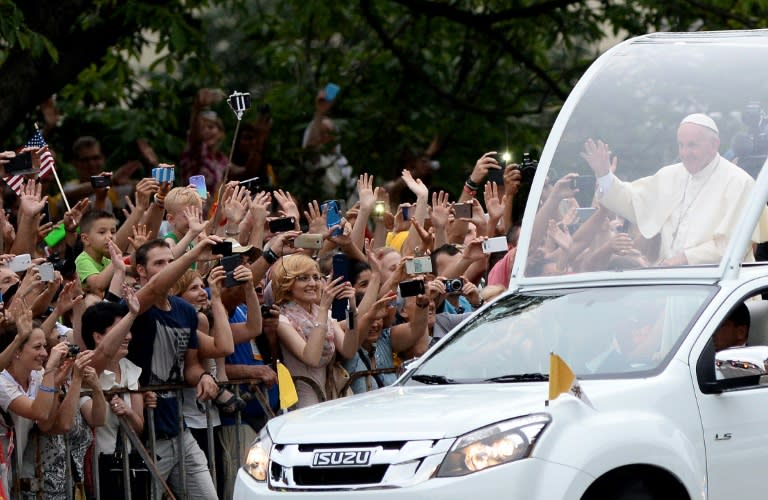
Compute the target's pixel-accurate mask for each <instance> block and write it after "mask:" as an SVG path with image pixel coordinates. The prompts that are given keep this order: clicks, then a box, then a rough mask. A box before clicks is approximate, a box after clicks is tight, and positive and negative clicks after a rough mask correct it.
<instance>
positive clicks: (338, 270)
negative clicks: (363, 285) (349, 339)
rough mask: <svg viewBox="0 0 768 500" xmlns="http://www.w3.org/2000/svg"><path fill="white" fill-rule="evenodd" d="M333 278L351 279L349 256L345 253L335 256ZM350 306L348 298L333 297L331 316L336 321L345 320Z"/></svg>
mask: <svg viewBox="0 0 768 500" xmlns="http://www.w3.org/2000/svg"><path fill="white" fill-rule="evenodd" d="M332 268H333V279H336V278H337V277H339V276H342V277H343V281H349V257H347V255H346V254H343V253H337V254H336V255H334V256H333V261H332ZM348 308H349V300H348V299H338V298H336V299H333V302H332V303H331V317H332V318H333V319H335V320H336V321H344V320H345V319H347V309H348Z"/></svg>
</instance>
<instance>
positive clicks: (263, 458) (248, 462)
mask: <svg viewBox="0 0 768 500" xmlns="http://www.w3.org/2000/svg"><path fill="white" fill-rule="evenodd" d="M271 449H272V438H271V437H270V436H269V432H267V429H266V427H265V428H264V429H262V430H261V434H259V437H258V438H256V441H254V442H253V444H252V445H251V448H250V449H249V450H248V456H247V457H246V458H245V465H243V468H244V469H245V472H247V473H248V474H250V475H251V477H252V478H254V479H255V480H256V481H259V482H264V481H266V480H267V474H268V472H269V451H270V450H271Z"/></svg>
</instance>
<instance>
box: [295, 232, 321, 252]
mask: <svg viewBox="0 0 768 500" xmlns="http://www.w3.org/2000/svg"><path fill="white" fill-rule="evenodd" d="M322 246H323V235H322V234H311V233H307V234H300V235H298V236H297V237H296V238H295V239H294V240H293V248H311V249H313V250H317V249H318V248H321V247H322Z"/></svg>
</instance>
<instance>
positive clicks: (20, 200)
mask: <svg viewBox="0 0 768 500" xmlns="http://www.w3.org/2000/svg"><path fill="white" fill-rule="evenodd" d="M221 97H222V96H221V95H219V94H217V93H216V92H214V91H211V90H208V89H204V90H202V91H201V92H200V93H199V94H198V96H197V100H196V102H195V105H194V109H193V112H192V122H191V126H190V133H189V136H188V145H187V148H186V150H185V152H184V154H183V156H182V158H181V159H180V161H179V167H180V168H174V166H173V165H172V163H173V161H172V160H169V163H162V162H161V161H160V159H159V158H157V156H156V155H155V153H154V151H152V148H151V147H150V146H149V145H148V144H146V143H143V144H141V148H140V149H141V150H142V155H143V163H145V164H146V163H149V164H150V165H151V167H147V166H146V165H142V162H137V161H131V162H128V163H126V164H125V165H123V166H121V167H120V168H118V169H114V171H111V172H110V171H109V169H107V168H106V167H105V156H104V154H103V152H102V150H101V146H100V143H99V141H98V140H97V139H95V138H93V137H81V138H79V139H78V140H77V141H76V142H75V143H74V145H73V163H74V164H75V166H76V168H77V171H78V178H77V179H71V180H70V179H62V181H63V182H62V184H61V187H62V189H61V190H59V189H58V186H57V184H55V183H53V181H52V179H51V178H50V177H48V178H38V176H37V175H36V174H35V173H32V174H26V175H25V176H24V177H25V178H24V181H23V183H22V184H21V186H20V188H19V189H18V193H14V192H12V191H11V190H10V189H7V190H6V191H7V192H6V195H5V196H4V210H2V211H0V227H1V228H2V231H0V235H1V236H0V293H1V294H2V302H0V304H1V306H0V314H1V315H0V329H1V331H0V342H1V343H2V345H0V349H2V352H1V353H0V369H1V370H2V373H0V409H2V415H3V417H4V419H3V423H4V430H5V432H4V433H3V434H2V437H0V444H2V453H0V465H1V467H0V473H1V474H0V480H1V481H2V488H3V490H2V493H4V494H5V495H6V496H8V497H9V498H11V497H14V498H16V497H18V498H45V499H57V498H62V499H63V498H73V497H75V498H96V496H97V495H99V494H101V497H102V498H103V497H104V492H110V494H112V493H113V492H114V491H121V489H122V490H124V489H125V485H122V483H121V481H122V472H121V471H120V470H119V467H120V461H122V460H130V462H131V465H130V467H132V468H133V467H134V464H133V462H132V461H133V455H135V454H136V453H137V452H139V451H142V450H141V448H142V447H141V446H138V448H137V443H143V444H144V445H145V446H147V448H148V449H149V452H150V453H151V456H153V457H155V458H154V466H155V467H156V468H157V470H158V471H159V474H160V476H162V478H163V479H164V480H165V481H167V484H168V486H169V487H170V489H171V490H172V491H173V492H174V493H175V494H176V496H177V497H179V498H182V497H183V498H200V499H210V498H217V497H218V498H231V496H232V489H233V484H234V479H235V476H236V473H237V470H238V468H239V466H240V465H241V461H242V460H243V459H244V457H245V455H246V451H247V448H248V446H249V444H250V442H251V441H252V440H253V438H254V437H255V436H256V435H257V433H258V431H259V430H260V429H261V427H263V425H264V424H265V423H266V421H267V419H268V418H270V416H272V415H274V414H275V413H278V412H280V411H291V410H293V409H296V408H302V407H306V406H309V405H313V404H316V403H319V402H322V401H327V400H330V399H334V398H339V397H344V396H347V395H349V394H352V393H360V392H366V391H369V390H373V389H377V388H379V387H383V386H386V385H389V384H391V383H392V382H393V381H394V380H395V378H396V376H397V373H398V370H399V369H400V368H401V366H402V363H403V362H405V361H406V360H408V359H410V358H414V357H417V356H419V355H421V354H422V353H423V352H425V351H426V350H427V349H428V348H429V346H430V345H431V344H433V343H434V342H436V341H437V340H439V339H440V338H441V337H442V336H443V335H445V333H446V332H448V331H449V330H450V329H451V328H452V327H453V326H454V325H456V324H458V323H459V322H461V320H462V319H463V318H465V317H466V316H467V315H468V314H470V313H471V312H472V311H473V310H475V309H476V308H478V307H480V306H481V305H482V304H483V302H484V301H486V300H490V299H491V298H493V297H494V296H496V295H498V294H499V293H501V292H502V291H503V290H504V289H505V288H506V286H507V284H508V280H509V269H510V268H511V262H512V259H513V258H514V254H515V244H516V241H515V238H516V234H517V228H516V227H514V226H513V222H512V221H513V220H515V217H514V214H513V213H512V211H513V201H514V198H515V196H516V194H517V192H518V190H519V186H520V173H519V171H517V170H515V169H512V168H508V169H506V170H505V173H504V179H503V180H504V182H503V184H498V185H497V184H496V183H493V182H490V183H485V180H486V177H487V175H488V172H489V170H495V169H499V168H500V166H499V163H498V162H497V159H496V155H495V154H494V153H488V154H485V155H483V156H482V157H481V158H480V160H478V162H477V163H476V165H475V167H474V169H473V170H472V173H471V175H470V177H469V179H468V180H467V182H466V184H465V185H464V186H463V188H462V189H463V190H462V195H461V197H460V199H459V200H456V203H461V204H462V205H464V209H465V210H466V213H462V214H457V213H456V209H455V206H456V205H455V204H454V203H452V202H451V200H450V199H449V195H448V194H447V193H445V192H442V191H438V192H430V190H429V189H428V187H427V185H426V184H425V183H424V175H425V174H426V173H428V170H429V168H427V169H424V168H422V167H423V165H422V163H423V162H421V161H415V162H411V164H410V165H411V166H409V168H407V169H405V170H403V171H402V175H401V177H400V178H399V179H398V180H397V184H398V185H399V186H400V187H399V188H398V193H397V195H396V196H397V199H396V200H393V199H391V198H390V197H389V193H388V191H387V190H386V189H384V187H383V185H379V184H378V183H377V181H376V180H375V179H374V177H373V176H371V175H368V174H365V173H364V174H362V175H360V176H359V177H357V178H353V177H351V174H350V172H351V171H350V170H349V169H346V166H347V165H346V162H345V161H344V162H342V163H344V164H343V165H342V164H341V163H339V158H340V151H339V150H338V148H334V149H333V151H332V153H331V156H333V158H334V160H333V163H334V165H335V166H336V167H338V168H339V170H338V172H336V173H337V174H338V175H332V176H330V177H327V178H325V179H324V183H325V188H326V189H327V190H333V189H335V188H339V186H341V188H340V189H339V191H338V192H341V190H346V189H347V188H348V187H351V188H352V189H351V191H350V192H348V193H347V194H349V195H350V196H348V197H344V198H330V199H326V193H325V192H324V191H320V190H319V191H318V193H319V195H318V196H317V198H316V199H305V200H299V199H296V198H295V197H294V196H292V195H291V193H290V192H289V191H288V190H287V189H286V190H284V189H281V187H286V188H287V187H288V186H287V185H285V186H282V185H280V184H278V183H277V177H278V176H276V175H275V172H274V170H273V169H272V168H271V167H269V165H266V164H265V161H264V155H263V146H264V143H265V137H266V135H268V130H269V122H268V121H265V120H262V119H260V121H257V123H251V124H244V125H245V126H244V127H243V128H242V131H243V132H242V134H241V135H240V136H239V137H238V140H237V141H236V144H237V145H236V149H237V153H238V154H237V155H234V156H233V163H232V164H231V165H230V164H229V160H228V157H227V156H226V154H224V153H223V152H222V150H221V149H220V148H221V143H222V140H223V138H224V129H223V125H222V121H221V120H220V118H218V117H217V116H216V114H215V113H214V112H213V111H211V109H210V106H211V105H212V104H213V103H215V102H216V101H217V100H218V99H220V98H221ZM317 103H318V112H317V114H316V117H315V120H314V121H313V123H312V124H310V126H309V127H308V130H307V134H305V138H304V146H305V147H306V148H307V150H308V152H309V153H311V154H308V158H309V159H308V160H307V161H308V163H312V162H313V161H315V160H317V161H320V162H321V163H322V162H326V163H327V162H328V161H330V160H329V159H328V158H330V157H329V155H328V152H327V151H323V150H322V147H323V146H324V145H327V144H330V143H331V142H332V139H331V138H329V137H327V136H329V135H331V134H332V132H333V130H335V125H334V124H333V122H332V120H330V118H328V116H327V112H328V110H329V109H330V106H329V105H328V103H327V102H325V96H324V94H323V92H322V91H321V92H320V93H319V94H318V97H317ZM30 152H31V154H32V156H33V160H34V163H35V164H36V165H39V163H40V161H41V157H44V155H45V153H47V149H46V148H40V149H32V150H31V151H30ZM315 154H317V155H319V159H317V157H316V156H314V155H315ZM15 156H16V153H14V152H11V151H8V152H4V153H0V167H2V169H5V168H6V167H7V166H8V165H9V163H10V162H12V161H13V158H14V157H15ZM235 162H239V163H241V164H240V165H238V163H235ZM329 165H330V164H325V163H323V164H322V165H320V166H319V167H318V169H319V170H318V171H317V172H326V171H327V169H328V168H329ZM196 176H202V177H203V179H204V182H203V183H202V185H200V184H196V183H194V182H192V183H191V180H194V179H195V177H196ZM256 176H258V177H261V178H262V179H269V182H267V184H268V185H267V186H264V183H259V185H258V186H256V185H254V184H253V183H251V182H247V179H249V178H252V177H256ZM345 179H347V180H345ZM243 180H245V182H243ZM350 180H351V181H350ZM334 183H335V184H334ZM341 184H343V185H341ZM478 193H479V195H478ZM478 197H479V198H480V199H482V200H483V203H482V204H481V203H480V201H479V200H478ZM408 199H410V200H414V202H412V203H410V202H407V201H403V200H408ZM345 205H346V206H345ZM337 216H338V218H337ZM56 234H59V235H60V237H53V236H54V235H56ZM494 237H495V238H498V237H501V238H502V239H504V240H505V241H508V243H509V244H508V245H504V249H503V250H502V251H498V252H496V253H485V252H484V251H483V242H484V241H486V240H487V239H488V238H494ZM407 284H410V285H411V287H410V288H414V287H415V290H411V291H408V290H407V287H406V286H404V285H407ZM283 367H284V368H285V369H287V371H288V372H289V373H290V375H291V379H289V380H290V381H291V383H288V382H286V381H285V380H281V383H280V384H279V383H278V375H277V372H278V371H279V370H280V369H282V368H283ZM355 374H358V375H355ZM361 374H362V376H361ZM234 382H237V384H235V383H234ZM281 385H286V387H280V386H281ZM290 385H293V386H294V387H295V394H296V397H297V402H296V403H295V404H292V405H291V406H290V407H289V408H281V407H280V399H281V398H280V389H286V390H287V389H288V387H287V386H290ZM210 428H212V429H213V432H214V439H213V440H212V441H211V440H209V439H208V433H209V429H210ZM128 437H130V438H131V439H128ZM134 438H137V439H138V440H139V441H138V442H137V441H135V440H134ZM115 464H117V465H115ZM214 464H215V467H214ZM94 466H95V467H94ZM214 469H215V471H216V474H212V471H213V470H214ZM94 471H97V473H94ZM149 482H150V481H144V482H141V481H134V480H132V481H131V489H132V490H133V494H134V497H145V496H146V495H148V490H147V489H146V488H147V487H148V484H149ZM159 490H160V491H162V488H159Z"/></svg>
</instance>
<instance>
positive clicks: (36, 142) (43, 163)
mask: <svg viewBox="0 0 768 500" xmlns="http://www.w3.org/2000/svg"><path fill="white" fill-rule="evenodd" d="M44 146H47V144H46V143H45V139H43V135H42V134H41V133H40V131H39V130H37V129H36V130H35V133H34V134H32V137H30V139H29V140H28V141H27V142H26V144H24V146H22V149H24V148H35V149H39V148H42V147H44ZM55 163H56V162H55V161H54V159H53V154H52V153H51V152H50V151H47V150H46V151H44V152H43V154H42V155H40V170H39V171H38V173H37V176H38V178H40V179H43V178H45V177H46V176H47V175H48V174H50V173H51V172H53V169H54V167H55V166H56V165H55ZM3 181H5V183H6V184H8V187H9V188H11V189H12V190H13V192H14V193H16V195H17V196H21V189H22V188H23V187H24V176H23V175H8V176H6V177H3Z"/></svg>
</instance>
